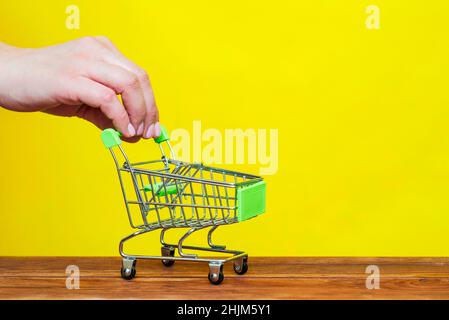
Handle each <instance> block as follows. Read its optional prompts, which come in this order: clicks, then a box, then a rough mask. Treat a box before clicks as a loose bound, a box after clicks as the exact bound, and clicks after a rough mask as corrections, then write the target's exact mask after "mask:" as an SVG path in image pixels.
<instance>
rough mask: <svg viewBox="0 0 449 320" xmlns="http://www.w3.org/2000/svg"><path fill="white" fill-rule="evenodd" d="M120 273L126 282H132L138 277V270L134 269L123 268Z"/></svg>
mask: <svg viewBox="0 0 449 320" xmlns="http://www.w3.org/2000/svg"><path fill="white" fill-rule="evenodd" d="M120 273H121V274H122V278H123V279H125V280H131V279H133V278H134V277H135V276H136V268H135V267H132V268H131V269H129V268H122V269H121V270H120Z"/></svg>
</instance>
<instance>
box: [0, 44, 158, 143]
mask: <svg viewBox="0 0 449 320" xmlns="http://www.w3.org/2000/svg"><path fill="white" fill-rule="evenodd" d="M117 95H121V98H122V101H123V105H122V103H121V102H120V100H119V99H118V97H117ZM0 106H3V107H5V108H7V109H10V110H14V111H43V112H47V113H50V114H54V115H59V116H67V117H72V116H77V117H80V118H83V119H86V120H88V121H90V122H92V123H93V124H95V125H96V126H97V127H99V128H100V129H104V128H109V127H112V126H113V127H115V128H116V129H117V130H119V131H120V132H122V133H123V135H124V136H125V137H126V138H131V137H134V138H132V139H131V140H136V139H138V137H139V136H142V137H144V138H147V139H148V138H152V137H158V136H159V135H160V127H159V122H158V121H159V115H158V109H157V107H156V103H155V101H154V95H153V90H152V88H151V84H150V80H149V78H148V75H147V73H146V72H145V71H144V70H143V69H142V68H140V67H139V66H137V65H136V64H134V63H133V62H131V61H130V60H128V59H127V58H126V57H125V56H124V55H123V54H121V53H120V52H119V50H118V49H117V48H116V47H115V46H114V45H113V44H112V42H111V41H109V40H108V39H107V38H105V37H85V38H80V39H77V40H74V41H69V42H66V43H63V44H59V45H55V46H50V47H44V48H37V49H23V48H16V47H12V46H8V45H6V44H3V43H1V42H0Z"/></svg>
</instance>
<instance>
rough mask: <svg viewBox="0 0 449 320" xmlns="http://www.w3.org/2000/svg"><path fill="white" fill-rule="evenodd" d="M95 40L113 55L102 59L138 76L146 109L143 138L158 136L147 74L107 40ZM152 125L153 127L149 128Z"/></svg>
mask: <svg viewBox="0 0 449 320" xmlns="http://www.w3.org/2000/svg"><path fill="white" fill-rule="evenodd" d="M96 38H97V40H98V41H99V42H100V43H101V44H102V45H103V46H104V47H105V48H107V49H108V50H109V51H111V52H112V53H113V54H105V55H104V59H105V60H106V61H107V62H109V63H111V64H116V65H119V66H121V67H123V68H125V69H128V70H130V71H131V72H134V73H135V74H137V75H138V77H139V80H140V83H141V87H142V89H143V94H144V98H145V104H146V108H147V112H146V119H145V128H144V135H143V136H144V138H151V137H157V136H159V135H160V127H159V124H158V123H157V122H158V121H159V111H158V108H157V106H156V102H155V99H154V92H153V88H152V86H151V82H150V79H149V77H148V74H147V73H146V72H145V70H143V69H142V68H140V67H139V66H138V65H136V64H135V63H134V62H132V61H130V60H129V59H127V58H126V57H125V56H124V55H123V54H122V53H121V52H120V51H119V50H118V49H117V47H116V46H115V45H114V44H113V43H112V42H111V41H110V40H109V39H107V38H106V37H102V36H100V37H96ZM152 124H153V126H151V125H152Z"/></svg>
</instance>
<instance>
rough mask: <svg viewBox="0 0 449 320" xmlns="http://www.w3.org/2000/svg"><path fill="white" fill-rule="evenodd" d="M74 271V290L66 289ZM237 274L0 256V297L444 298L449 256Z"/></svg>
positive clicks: (256, 264)
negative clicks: (370, 280)
mask: <svg viewBox="0 0 449 320" xmlns="http://www.w3.org/2000/svg"><path fill="white" fill-rule="evenodd" d="M68 265H77V266H78V267H79V268H80V272H81V278H80V285H81V288H80V289H79V290H69V289H67V288H66V286H65V281H66V273H65V270H66V267H67V266H68ZM368 265H377V266H378V267H379V268H380V272H381V280H380V286H381V288H380V289H378V290H369V289H367V288H366V285H365V281H366V277H367V274H366V273H365V270H366V267H367V266H368ZM249 266H250V267H249V271H248V273H247V274H245V275H243V276H239V275H236V274H235V273H234V272H233V270H232V264H226V265H225V281H224V282H223V283H222V284H221V285H220V286H213V285H210V284H209V282H208V280H207V273H208V267H207V264H205V263H187V262H179V261H178V262H176V263H175V265H174V266H173V267H170V268H167V267H164V266H163V265H162V264H161V262H160V261H148V260H147V261H143V260H140V261H138V264H137V277H136V278H135V279H134V280H132V281H126V280H123V279H121V278H120V275H119V270H120V267H121V260H120V259H119V258H116V257H114V258H108V257H3V258H0V299H112V298H113V299H196V300H198V299H449V258H427V257H426V258H351V257H341V258H340V257H335V258H334V257H332V258H323V257H316V258H315V257H269V258H268V257H267V258H262V257H257V258H256V257H254V258H251V257H250V260H249Z"/></svg>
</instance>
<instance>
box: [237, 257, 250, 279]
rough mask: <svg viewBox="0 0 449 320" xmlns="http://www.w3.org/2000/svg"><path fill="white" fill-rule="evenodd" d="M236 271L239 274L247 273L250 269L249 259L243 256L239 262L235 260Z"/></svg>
mask: <svg viewBox="0 0 449 320" xmlns="http://www.w3.org/2000/svg"><path fill="white" fill-rule="evenodd" d="M234 271H235V273H237V274H240V275H242V274H245V273H246V272H247V271H248V259H247V258H243V259H242V260H240V261H239V262H234Z"/></svg>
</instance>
